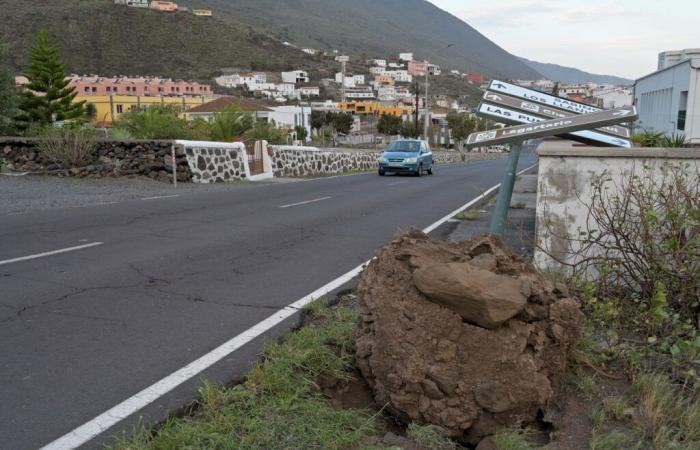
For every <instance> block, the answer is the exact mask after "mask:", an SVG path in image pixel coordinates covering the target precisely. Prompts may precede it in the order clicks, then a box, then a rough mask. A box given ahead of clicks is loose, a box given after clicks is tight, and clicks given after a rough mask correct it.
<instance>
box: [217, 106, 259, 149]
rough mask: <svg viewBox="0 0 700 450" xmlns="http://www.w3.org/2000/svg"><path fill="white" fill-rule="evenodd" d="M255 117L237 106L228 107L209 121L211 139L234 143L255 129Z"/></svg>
mask: <svg viewBox="0 0 700 450" xmlns="http://www.w3.org/2000/svg"><path fill="white" fill-rule="evenodd" d="M253 122H254V119H253V116H252V115H250V114H248V113H246V112H243V111H242V110H241V109H240V108H239V107H238V106H236V105H228V106H227V107H226V108H224V109H223V110H222V111H221V112H218V113H216V114H214V116H213V117H212V118H211V119H210V120H209V131H210V135H211V139H213V140H215V141H220V142H234V141H238V140H240V139H241V138H242V136H243V134H244V133H245V132H247V131H248V130H250V129H252V128H253Z"/></svg>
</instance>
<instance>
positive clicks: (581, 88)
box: [559, 84, 590, 97]
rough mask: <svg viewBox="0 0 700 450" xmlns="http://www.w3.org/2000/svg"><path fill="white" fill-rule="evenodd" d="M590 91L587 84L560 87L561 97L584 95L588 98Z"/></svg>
mask: <svg viewBox="0 0 700 450" xmlns="http://www.w3.org/2000/svg"><path fill="white" fill-rule="evenodd" d="M589 94H590V91H589V89H588V86H587V85H585V84H569V85H564V86H560V87H559V95H560V96H562V97H563V96H570V95H582V96H584V97H586V96H588V95H589Z"/></svg>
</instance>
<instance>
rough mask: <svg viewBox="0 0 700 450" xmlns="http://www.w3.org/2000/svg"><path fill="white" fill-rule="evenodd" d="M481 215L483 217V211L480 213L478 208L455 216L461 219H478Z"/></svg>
mask: <svg viewBox="0 0 700 450" xmlns="http://www.w3.org/2000/svg"><path fill="white" fill-rule="evenodd" d="M479 217H481V213H479V211H477V210H476V209H470V210H467V211H462V212H461V213H459V214H457V216H456V217H455V218H457V219H459V220H477V219H478V218H479Z"/></svg>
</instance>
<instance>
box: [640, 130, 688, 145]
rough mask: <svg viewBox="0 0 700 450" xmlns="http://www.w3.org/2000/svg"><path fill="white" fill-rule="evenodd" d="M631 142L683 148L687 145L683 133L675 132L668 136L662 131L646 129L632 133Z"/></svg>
mask: <svg viewBox="0 0 700 450" xmlns="http://www.w3.org/2000/svg"><path fill="white" fill-rule="evenodd" d="M632 142H634V143H635V144H637V145H640V146H642V147H662V148H683V147H688V146H689V145H688V140H687V139H686V137H685V135H684V134H683V133H676V134H673V135H672V136H670V137H669V136H666V135H664V134H663V133H655V132H653V131H647V130H644V131H642V132H640V133H635V134H634V135H632Z"/></svg>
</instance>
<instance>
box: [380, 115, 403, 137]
mask: <svg viewBox="0 0 700 450" xmlns="http://www.w3.org/2000/svg"><path fill="white" fill-rule="evenodd" d="M402 125H403V119H401V117H398V116H392V115H390V114H382V115H381V117H380V118H379V121H377V131H378V132H379V133H381V134H386V135H388V136H396V135H397V134H399V133H401V126H402Z"/></svg>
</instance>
